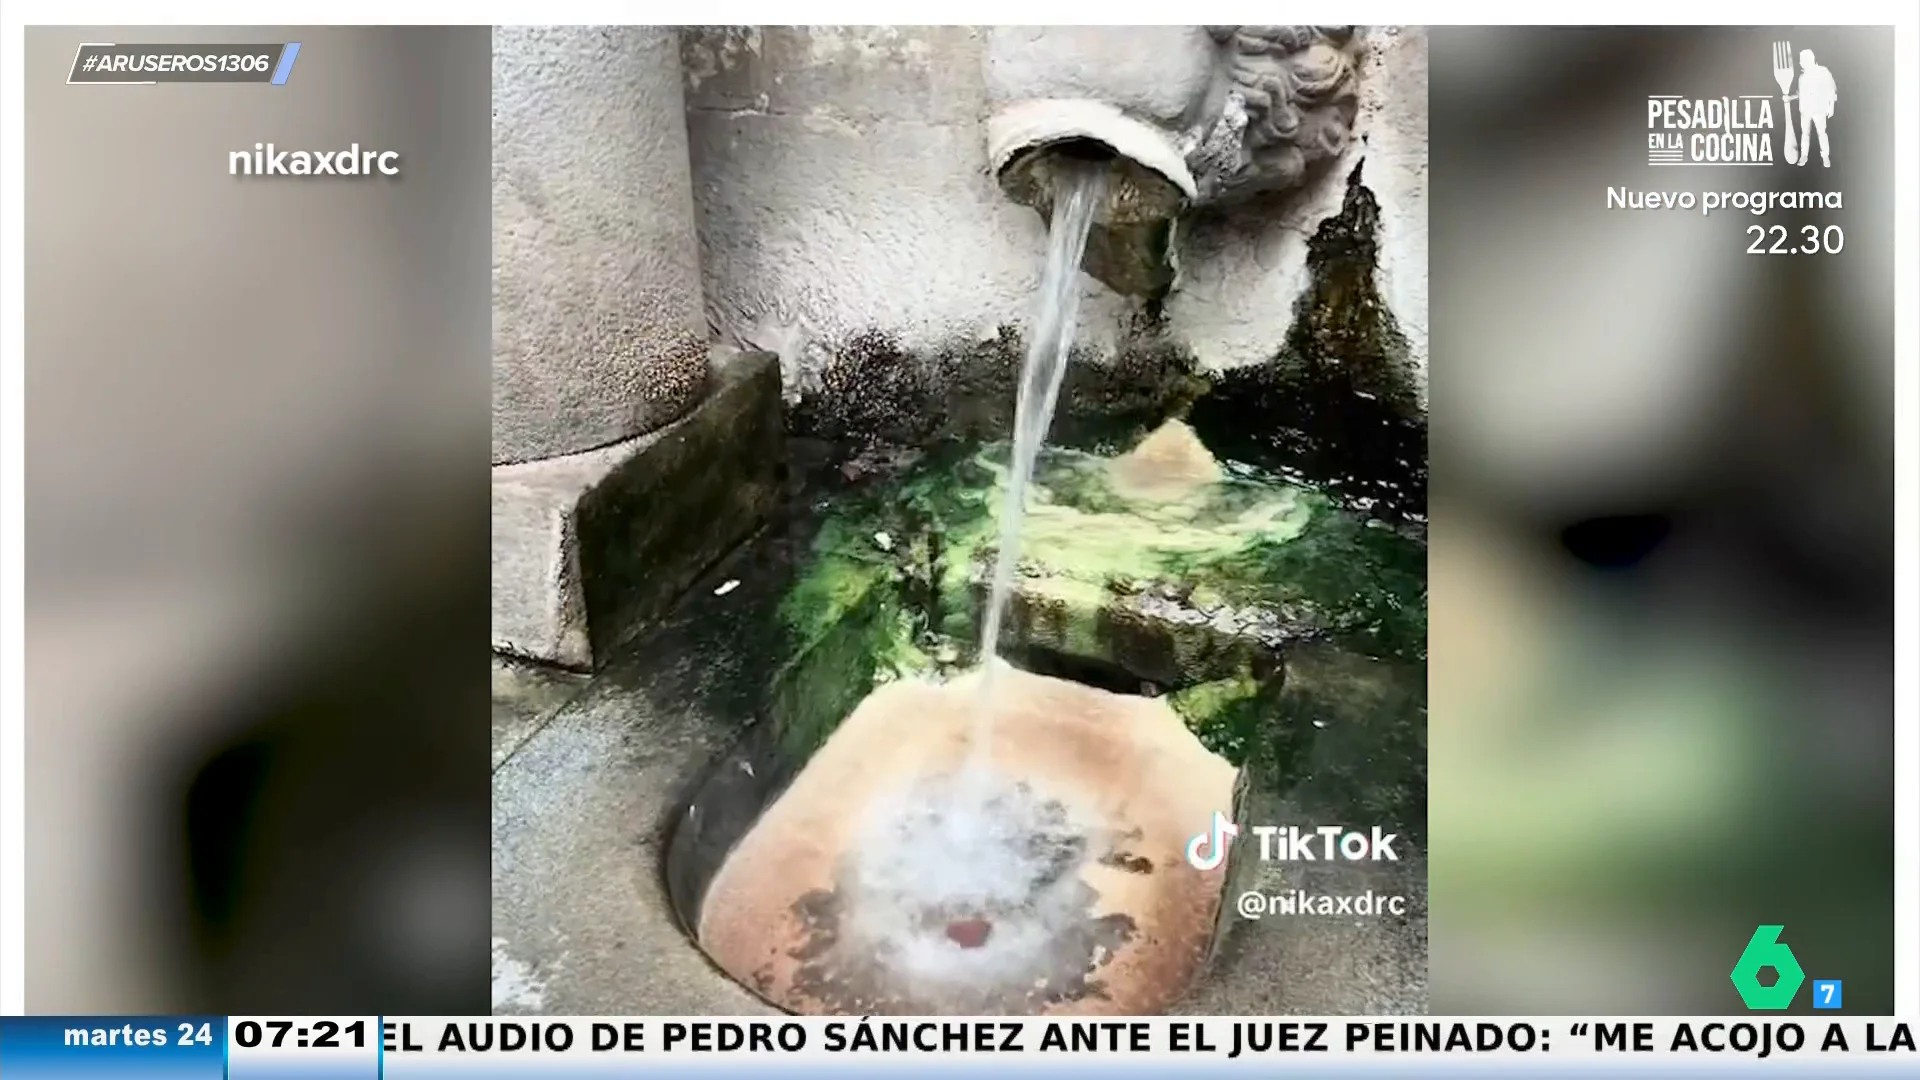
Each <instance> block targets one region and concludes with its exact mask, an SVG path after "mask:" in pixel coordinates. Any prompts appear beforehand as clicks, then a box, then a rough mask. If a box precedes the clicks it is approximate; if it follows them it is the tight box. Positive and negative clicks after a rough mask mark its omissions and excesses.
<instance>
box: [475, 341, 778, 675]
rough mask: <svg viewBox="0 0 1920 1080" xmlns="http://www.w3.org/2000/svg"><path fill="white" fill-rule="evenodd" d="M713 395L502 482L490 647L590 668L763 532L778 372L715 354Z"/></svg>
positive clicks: (502, 469)
mask: <svg viewBox="0 0 1920 1080" xmlns="http://www.w3.org/2000/svg"><path fill="white" fill-rule="evenodd" d="M714 367H715V369H716V377H715V385H714V389H713V392H712V393H711V394H710V395H709V396H708V397H707V399H706V400H705V401H703V402H702V403H701V404H700V406H699V407H698V408H697V409H695V410H694V411H693V413H691V414H690V415H688V416H686V417H685V418H683V419H681V420H680V421H678V422H676V423H674V424H672V425H670V426H668V427H666V428H664V429H662V430H660V431H657V432H654V433H652V434H650V435H645V436H642V437H641V438H638V439H634V440H631V441H628V442H625V443H620V444H618V445H615V446H610V447H605V448H602V449H600V450H592V451H588V452H587V453H584V454H574V455H570V456H568V457H564V458H554V459H550V460H546V461H538V462H530V463H526V464H521V465H505V466H498V467H496V468H495V469H494V470H493V647H494V649H495V650H496V651H499V652H504V653H508V654H511V655H516V656H521V657H526V658H529V659H535V660H542V661H546V662H548V663H553V664H559V665H561V666H564V667H571V668H579V669H585V668H591V667H594V666H596V665H597V664H598V663H599V662H600V661H601V660H603V659H604V657H605V655H606V653H607V651H608V650H609V649H611V648H612V647H613V646H615V645H617V644H618V643H619V642H620V641H622V640H624V639H625V638H627V637H628V636H630V635H631V634H632V633H633V632H634V630H635V629H636V628H637V627H638V626H639V625H640V624H641V623H643V622H644V621H645V620H647V619H650V618H653V617H655V616H657V615H659V614H660V612H661V611H663V610H664V609H665V608H666V606H667V605H668V604H670V603H672V602H673V600H674V599H675V598H676V597H677V596H678V595H679V594H680V593H681V592H682V591H683V590H684V589H685V588H686V587H687V586H688V585H689V584H690V583H691V582H692V581H693V579H694V578H695V577H696V576H698V575H699V574H700V572H701V571H702V570H704V569H706V568H707V567H708V566H710V565H712V564H713V563H714V562H715V561H716V560H717V559H718V558H719V557H720V556H722V555H724V554H725V553H726V552H727V551H728V550H730V549H731V548H732V547H733V546H734V545H736V544H738V543H739V542H740V541H741V540H743V539H745V538H746V537H747V536H748V535H749V534H751V533H752V532H753V531H754V530H755V529H756V528H758V527H759V525H760V523H761V521H762V520H763V519H764V518H765V516H766V514H767V512H768V511H769V510H770V509H771V507H772V505H773V502H774V499H775V497H776V489H775V470H776V467H777V465H778V463H779V460H780V456H781V449H780V448H781V440H782V438H783V435H782V433H781V427H780V384H779V371H778V368H777V366H776V364H775V362H774V360H773V358H772V357H769V356H767V355H765V354H762V353H732V352H725V351H717V352H716V354H715V358H714Z"/></svg>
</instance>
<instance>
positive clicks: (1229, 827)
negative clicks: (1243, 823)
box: [1187, 810, 1240, 870]
mask: <svg viewBox="0 0 1920 1080" xmlns="http://www.w3.org/2000/svg"><path fill="white" fill-rule="evenodd" d="M1239 835H1240V826H1238V825H1235V824H1234V823H1233V822H1231V821H1228V820H1227V815H1225V814H1223V813H1221V812H1220V811H1218V810H1215V811H1214V812H1213V826H1212V827H1211V828H1209V829H1208V830H1207V831H1206V832H1203V833H1196V834H1194V837H1193V839H1191V840H1189V841H1187V862H1189V863H1191V864H1193V868H1194V869H1195V870H1213V869H1216V868H1217V867H1219V865H1220V864H1221V863H1223V862H1226V861H1227V837H1229V836H1239Z"/></svg>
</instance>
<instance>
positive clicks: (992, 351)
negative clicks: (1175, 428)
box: [788, 323, 1210, 450]
mask: <svg viewBox="0 0 1920 1080" xmlns="http://www.w3.org/2000/svg"><path fill="white" fill-rule="evenodd" d="M1025 351H1026V342H1025V337H1024V335H1023V334H1022V333H1021V332H1020V330H1019V329H1018V328H1016V327H1013V326H1002V327H1000V328H999V330H998V332H997V333H995V334H994V336H992V337H990V338H988V339H986V340H984V341H976V340H964V341H955V342H951V343H948V344H945V345H940V346H935V347H931V348H913V347H909V346H907V345H905V344H903V343H902V342H901V341H900V340H899V339H898V338H897V337H895V336H893V335H891V334H889V333H886V332H884V331H880V330H868V331H864V332H862V333H858V334H855V335H853V336H852V337H850V338H848V339H846V340H845V341H843V342H841V343H840V344H839V345H838V346H836V347H835V348H834V349H833V350H832V352H831V353H830V354H829V355H828V357H827V359H826V360H825V362H824V363H823V364H822V365H821V367H820V369H819V372H818V374H817V377H816V378H815V380H814V382H813V385H811V386H808V387H806V388H805V389H804V390H803V392H802V393H801V394H800V399H799V401H798V402H797V403H796V404H795V405H794V406H793V407H792V408H791V409H790V410H789V412H788V423H789V426H790V428H791V430H792V431H793V432H794V433H795V434H799V435H805V436H810V437H817V438H823V439H829V440H833V441H835V442H840V443H847V444H853V445H863V446H876V445H891V446H926V445H929V444H933V443H937V442H941V441H943V440H961V441H966V442H974V443H977V442H981V441H987V440H993V439H1002V438H1006V437H1007V436H1008V435H1009V433H1010V432H1011V431H1012V427H1013V414H1014V404H1015V401H1016V399H1017V396H1018V389H1019V383H1020V367H1021V363H1022V360H1023V358H1024V354H1025ZM1209 386H1210V383H1209V382H1208V381H1207V380H1206V379H1205V378H1204V377H1203V376H1201V375H1200V374H1199V368H1198V363H1197V361H1196V360H1195V358H1194V356H1193V354H1192V353H1191V352H1190V351H1188V350H1186V349H1184V348H1182V347H1180V346H1178V345H1176V344H1174V343H1172V342H1170V341H1169V340H1168V339H1167V338H1166V337H1165V335H1164V333H1163V332H1162V328H1160V327H1157V326H1155V325H1151V324H1150V323H1142V324H1140V325H1137V326H1135V327H1134V328H1133V331H1132V333H1131V334H1130V336H1129V338H1128V340H1127V341H1126V342H1125V343H1123V344H1122V345H1121V347H1120V349H1119V350H1118V351H1117V352H1116V353H1114V354H1113V355H1111V356H1108V355H1101V354H1100V353H1099V352H1098V351H1096V350H1093V349H1088V348H1077V349H1075V350H1074V354H1073V358H1072V361H1071V362H1070V363H1069V364H1068V367H1067V372H1066V376H1065V379H1064V381H1063V383H1062V385H1061V388H1060V397H1059V402H1058V408H1057V410H1056V412H1055V414H1054V422H1053V427H1052V430H1051V431H1050V432H1049V434H1048V438H1049V441H1051V442H1052V443H1054V444H1055V445H1062V446H1073V447H1079V448H1082V449H1088V450H1111V449H1114V448H1116V447H1123V446H1126V445H1129V444H1130V443H1132V442H1133V441H1134V440H1136V439H1138V438H1139V437H1140V436H1141V435H1142V434H1144V433H1146V432H1147V431H1149V430H1151V429H1153V428H1154V427H1157V426H1159V424H1160V423H1161V422H1163V421H1164V420H1166V419H1167V418H1168V417H1172V416H1180V415H1183V414H1184V413H1185V412H1186V411H1187V410H1188V409H1189V408H1191V407H1192V404H1193V402H1194V401H1195V400H1196V399H1197V398H1199V396H1200V395H1202V394H1204V393H1206V392H1207V390H1208V388H1209Z"/></svg>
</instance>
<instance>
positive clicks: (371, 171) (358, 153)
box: [227, 142, 400, 179]
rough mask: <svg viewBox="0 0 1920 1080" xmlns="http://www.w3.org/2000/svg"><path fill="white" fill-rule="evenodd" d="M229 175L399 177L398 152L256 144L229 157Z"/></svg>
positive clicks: (231, 152)
mask: <svg viewBox="0 0 1920 1080" xmlns="http://www.w3.org/2000/svg"><path fill="white" fill-rule="evenodd" d="M227 175H228V176H243V177H279V176H289V177H301V178H308V177H325V176H332V177H344V178H348V179H361V178H364V177H369V176H387V177H393V176H399V175H400V152H399V151H398V150H369V149H365V148H363V147H362V146H361V145H360V144H359V143H352V144H350V145H348V146H347V147H346V148H345V149H342V150H288V149H285V148H282V147H280V146H276V145H275V144H273V143H270V142H269V143H254V144H253V148H252V149H250V150H232V151H228V153H227Z"/></svg>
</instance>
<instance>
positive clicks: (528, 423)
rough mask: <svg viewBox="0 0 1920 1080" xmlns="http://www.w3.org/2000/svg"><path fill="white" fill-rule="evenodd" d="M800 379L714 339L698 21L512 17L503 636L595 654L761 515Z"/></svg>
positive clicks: (496, 608)
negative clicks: (693, 52)
mask: <svg viewBox="0 0 1920 1080" xmlns="http://www.w3.org/2000/svg"><path fill="white" fill-rule="evenodd" d="M779 397H780V383H779V372H778V369H777V366H776V365H775V363H774V362H773V361H772V360H771V359H770V358H768V357H765V356H759V355H728V356H721V355H720V354H717V353H711V352H710V350H709V343H708V333H707V319H706V311H705V304H704V302H703V300H702V296H701V287H700V247H699V239H698V236H697V235H696V233H695V228H694V205H693V183H692V178H691V167H690V163H689V159H688V155H687V121H686V110H685V101H684V96H683V91H682V88H681V67H680V47H679V34H678V32H677V31H676V30H674V29H673V28H671V27H664V28H663V27H503V28H498V29H495V30H494V32H493V648H494V650H495V651H496V652H502V653H507V654H511V655H515V656H519V657H523V658H528V659H533V660H539V661H544V662H548V663H554V664H559V665H562V666H565V667H571V668H592V667H597V666H599V665H600V664H601V663H603V662H604V661H605V659H606V657H607V655H608V653H609V651H610V650H611V649H612V648H614V647H615V646H617V645H619V644H620V643H621V642H622V641H624V640H626V639H627V638H629V637H631V636H633V634H634V633H636V632H637V631H638V630H639V629H640V628H642V627H643V626H644V625H645V624H646V623H647V621H648V620H650V619H652V618H653V617H655V616H657V615H658V614H659V613H661V612H662V611H664V610H665V609H666V607H667V606H668V605H669V604H671V603H672V602H673V601H674V600H675V599H676V598H677V597H678V596H679V595H680V594H681V593H682V592H683V591H684V590H685V589H686V588H687V586H688V585H690V584H691V583H692V582H693V580H694V579H695V578H697V577H698V576H699V575H700V574H701V573H702V572H704V571H705V570H706V569H707V568H708V567H709V566H711V565H712V564H713V563H714V561H715V560H716V559H718V558H719V557H720V556H721V555H723V554H725V553H726V552H727V551H728V550H730V549H731V548H732V547H733V546H734V545H735V544H736V543H738V542H739V540H740V539H742V538H743V537H745V536H746V535H748V534H749V533H751V532H752V531H753V529H754V528H756V527H757V526H758V525H759V523H760V521H761V519H762V518H763V517H764V514H765V512H766V510H767V508H768V506H769V505H770V504H771V502H772V500H773V482H772V470H773V468H774V466H775V464H776V461H777V459H778V457H779V454H780V444H779V439H780V414H779Z"/></svg>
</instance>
